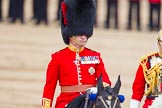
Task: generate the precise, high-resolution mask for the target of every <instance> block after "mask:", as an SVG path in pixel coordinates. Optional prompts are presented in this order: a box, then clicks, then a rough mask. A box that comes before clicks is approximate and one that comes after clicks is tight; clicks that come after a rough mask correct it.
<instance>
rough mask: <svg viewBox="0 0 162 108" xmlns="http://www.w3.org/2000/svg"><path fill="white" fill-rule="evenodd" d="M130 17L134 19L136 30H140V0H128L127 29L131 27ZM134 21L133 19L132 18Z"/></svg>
mask: <svg viewBox="0 0 162 108" xmlns="http://www.w3.org/2000/svg"><path fill="white" fill-rule="evenodd" d="M134 14H135V17H133V16H134ZM132 19H136V25H137V30H141V21H140V0H129V13H128V25H127V29H128V30H131V29H132ZM133 21H134V20H133Z"/></svg>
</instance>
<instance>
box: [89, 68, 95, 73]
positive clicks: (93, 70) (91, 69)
mask: <svg viewBox="0 0 162 108" xmlns="http://www.w3.org/2000/svg"><path fill="white" fill-rule="evenodd" d="M88 72H89V73H90V75H93V74H94V73H95V69H94V68H93V67H90V68H89V69H88Z"/></svg>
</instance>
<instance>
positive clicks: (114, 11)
mask: <svg viewBox="0 0 162 108" xmlns="http://www.w3.org/2000/svg"><path fill="white" fill-rule="evenodd" d="M110 17H112V19H111V20H114V19H115V29H118V0H107V16H106V21H105V28H109V27H110ZM113 17H114V18H113Z"/></svg>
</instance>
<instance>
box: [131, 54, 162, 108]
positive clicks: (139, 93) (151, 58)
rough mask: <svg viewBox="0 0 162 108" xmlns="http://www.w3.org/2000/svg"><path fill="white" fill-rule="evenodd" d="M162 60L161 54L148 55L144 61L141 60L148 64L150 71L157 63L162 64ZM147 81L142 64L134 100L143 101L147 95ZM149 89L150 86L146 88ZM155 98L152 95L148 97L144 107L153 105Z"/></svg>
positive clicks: (137, 75) (137, 77)
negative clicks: (145, 94)
mask: <svg viewBox="0 0 162 108" xmlns="http://www.w3.org/2000/svg"><path fill="white" fill-rule="evenodd" d="M161 61H162V59H161V57H160V56H159V53H157V52H156V53H151V54H149V55H146V56H145V57H144V59H142V60H141V62H146V64H145V65H146V67H147V69H150V68H151V67H153V66H154V65H155V64H156V63H159V62H161ZM146 84H147V83H146V80H145V77H144V69H143V66H142V65H141V64H140V65H139V67H138V70H137V73H136V77H135V80H134V83H133V87H132V89H133V94H132V99H134V100H137V101H141V99H142V98H143V96H144V93H145V85H146ZM146 87H147V89H148V85H147V86H146ZM154 98H155V97H154V96H152V94H151V93H149V94H148V95H147V96H146V100H145V103H144V105H143V108H148V106H149V105H151V104H152V100H154Z"/></svg>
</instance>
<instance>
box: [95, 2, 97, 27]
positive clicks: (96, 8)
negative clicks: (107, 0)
mask: <svg viewBox="0 0 162 108" xmlns="http://www.w3.org/2000/svg"><path fill="white" fill-rule="evenodd" d="M95 1H96V20H95V27H97V26H98V23H97V19H98V18H97V16H98V14H97V13H98V12H97V8H98V0H95Z"/></svg>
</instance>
